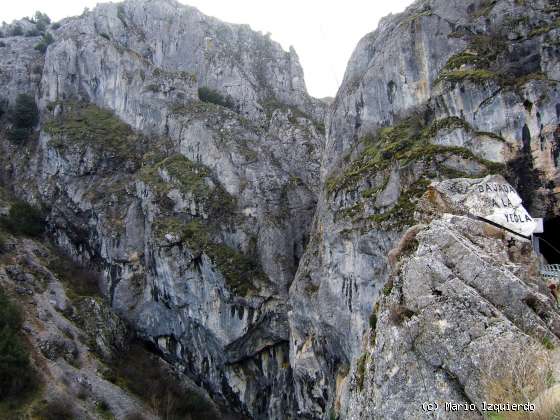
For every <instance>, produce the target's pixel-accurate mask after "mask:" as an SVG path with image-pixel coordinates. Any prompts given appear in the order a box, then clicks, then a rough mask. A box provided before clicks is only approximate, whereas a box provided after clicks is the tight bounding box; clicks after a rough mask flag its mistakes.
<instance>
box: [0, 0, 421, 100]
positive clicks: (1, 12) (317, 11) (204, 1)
mask: <svg viewBox="0 0 560 420" xmlns="http://www.w3.org/2000/svg"><path fill="white" fill-rule="evenodd" d="M179 1H180V2H181V3H185V4H189V5H191V6H195V7H197V8H198V9H199V10H201V11H202V12H203V13H206V14H208V15H211V16H215V17H217V18H219V19H221V20H225V21H227V22H233V23H247V24H249V25H251V27H252V28H253V29H255V30H258V31H262V32H263V33H266V32H270V33H271V34H272V38H273V39H274V40H276V41H278V42H280V43H281V44H282V45H283V47H284V48H286V49H287V48H289V47H290V45H293V46H294V48H295V49H296V51H297V52H298V54H299V57H300V60H301V63H302V65H303V69H304V71H305V80H306V83H307V88H308V90H309V92H310V93H311V94H312V95H313V96H317V97H324V96H334V95H335V94H336V90H337V89H338V86H339V84H340V82H341V80H342V77H343V75H344V70H345V68H346V64H347V62H348V59H349V58H350V55H351V54H352V51H353V50H354V47H355V46H356V44H357V42H358V41H359V40H360V38H361V37H362V36H364V35H365V34H366V33H368V32H371V31H372V30H373V29H375V28H376V26H377V23H378V22H379V19H380V18H381V17H383V16H385V15H387V14H389V13H398V12H401V11H403V10H404V9H405V8H406V6H408V5H409V4H411V3H412V0H390V1H387V0H343V1H341V0H179ZM0 2H2V3H3V4H2V7H1V8H0V21H6V22H10V21H12V20H13V19H17V18H21V17H23V16H31V15H33V14H34V12H35V11H36V10H40V11H42V12H45V13H47V14H48V15H49V16H50V17H51V18H52V19H53V20H59V19H61V18H63V17H67V16H73V15H77V14H80V13H81V12H82V11H83V10H84V8H85V7H89V8H93V7H94V6H95V4H96V3H99V2H100V1H99V0H0Z"/></svg>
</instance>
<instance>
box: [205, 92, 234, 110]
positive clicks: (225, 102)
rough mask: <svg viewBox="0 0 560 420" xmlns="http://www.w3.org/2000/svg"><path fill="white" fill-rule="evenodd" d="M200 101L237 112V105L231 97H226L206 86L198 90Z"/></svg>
mask: <svg viewBox="0 0 560 420" xmlns="http://www.w3.org/2000/svg"><path fill="white" fill-rule="evenodd" d="M198 99H200V100H201V101H202V102H209V103H212V104H215V105H220V106H224V107H226V108H230V109H232V110H235V103H234V102H233V99H232V98H231V97H230V96H228V97H224V96H223V95H222V94H221V93H220V92H218V91H216V90H214V89H210V88H209V87H206V86H203V87H200V88H198Z"/></svg>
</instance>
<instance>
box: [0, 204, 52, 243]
mask: <svg viewBox="0 0 560 420" xmlns="http://www.w3.org/2000/svg"><path fill="white" fill-rule="evenodd" d="M0 221H1V222H2V225H3V226H4V227H5V228H6V229H7V230H9V231H10V232H11V233H13V234H14V235H24V236H31V237H37V236H40V235H41V234H42V233H43V232H44V230H45V220H44V219H43V216H42V215H41V211H40V210H38V209H37V208H35V207H33V206H31V205H29V204H27V203H25V202H23V201H18V202H16V203H14V204H13V205H12V206H11V207H10V212H9V213H8V215H7V216H3V217H2V219H0Z"/></svg>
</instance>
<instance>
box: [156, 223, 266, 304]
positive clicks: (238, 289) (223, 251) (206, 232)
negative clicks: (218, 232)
mask: <svg viewBox="0 0 560 420" xmlns="http://www.w3.org/2000/svg"><path fill="white" fill-rule="evenodd" d="M155 231H156V235H157V236H158V237H159V238H163V237H164V236H165V235H166V234H172V235H175V236H176V237H177V239H178V240H179V241H180V242H182V243H185V244H186V245H187V246H188V247H189V248H190V249H191V250H192V252H193V254H195V256H197V257H198V256H200V255H202V254H205V255H207V256H208V258H210V260H211V261H212V262H213V263H214V264H215V266H216V268H217V269H218V271H219V272H220V273H221V274H222V275H223V276H224V279H225V282H226V285H227V286H228V288H229V289H230V290H231V291H233V292H234V293H235V294H237V295H241V296H247V295H249V294H251V293H256V292H258V291H259V289H260V287H259V285H260V284H264V283H267V282H268V277H267V276H266V274H265V273H264V272H263V270H262V268H261V266H260V264H259V263H258V262H257V260H256V258H255V257H252V256H247V255H244V254H243V253H241V252H240V251H238V250H236V249H234V248H232V247H230V246H228V245H225V244H224V243H222V242H221V241H220V240H218V239H217V238H215V235H214V234H213V232H212V228H211V226H209V225H208V223H206V222H205V221H202V220H200V219H194V220H191V221H185V220H182V219H179V218H177V217H168V218H162V219H159V220H157V221H156V223H155Z"/></svg>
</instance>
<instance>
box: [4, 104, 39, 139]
mask: <svg viewBox="0 0 560 420" xmlns="http://www.w3.org/2000/svg"><path fill="white" fill-rule="evenodd" d="M38 121H39V110H38V109H37V104H36V103H35V99H33V97H31V96H30V95H26V94H20V95H18V96H17V98H16V104H15V106H14V108H13V109H12V110H11V114H10V122H11V123H12V128H11V130H10V131H9V132H8V138H9V139H10V141H12V142H13V143H21V142H23V141H24V140H25V139H27V137H29V135H30V134H31V130H32V129H33V127H34V126H35V125H36V124H37V122H38Z"/></svg>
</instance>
